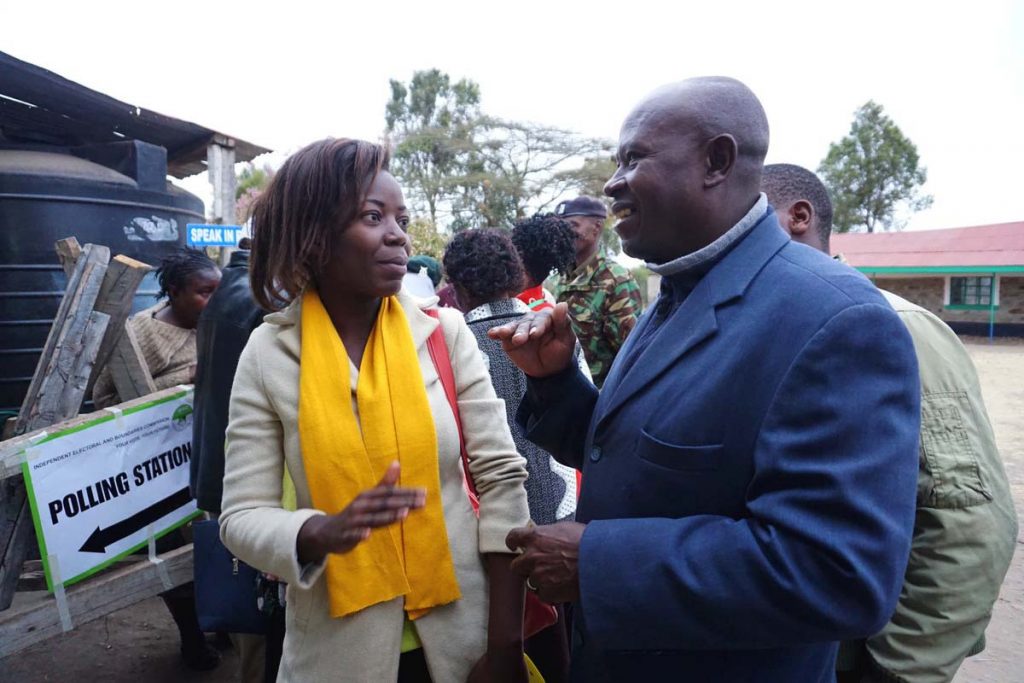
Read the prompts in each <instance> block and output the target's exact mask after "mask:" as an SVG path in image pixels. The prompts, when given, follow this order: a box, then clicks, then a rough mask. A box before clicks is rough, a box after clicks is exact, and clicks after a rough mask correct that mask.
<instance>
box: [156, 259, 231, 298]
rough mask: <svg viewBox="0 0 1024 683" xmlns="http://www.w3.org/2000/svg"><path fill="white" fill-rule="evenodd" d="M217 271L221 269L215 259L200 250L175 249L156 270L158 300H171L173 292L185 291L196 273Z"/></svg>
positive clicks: (162, 260) (161, 260)
mask: <svg viewBox="0 0 1024 683" xmlns="http://www.w3.org/2000/svg"><path fill="white" fill-rule="evenodd" d="M217 270H219V268H217V264H216V263H214V262H213V259H211V258H210V257H209V256H207V255H206V254H205V253H203V252H201V251H199V250H198V249H189V248H187V247H186V248H184V249H175V250H174V251H172V252H171V253H170V254H168V255H167V256H164V257H163V258H162V259H160V265H159V267H157V269H156V281H157V282H158V283H159V284H160V291H159V292H157V294H156V298H157V299H163V298H165V297H167V298H169V297H170V296H171V290H179V291H180V290H182V289H184V288H185V287H187V286H188V281H189V278H191V277H192V276H193V275H195V274H196V273H205V272H209V271H217Z"/></svg>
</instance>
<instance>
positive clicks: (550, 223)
mask: <svg viewBox="0 0 1024 683" xmlns="http://www.w3.org/2000/svg"><path fill="white" fill-rule="evenodd" d="M512 243H513V244H514V245H516V249H518V250H519V256H520V258H522V259H523V266H525V267H526V272H527V273H529V275H530V279H531V280H532V281H533V282H537V283H540V282H543V281H544V280H545V279H546V278H547V277H548V276H549V275H551V274H552V273H558V274H559V275H568V274H569V271H571V270H572V266H573V263H574V262H575V260H576V233H575V232H573V229H572V226H571V225H569V223H568V222H567V221H565V220H563V219H561V218H559V217H558V216H555V215H554V214H550V213H538V214H536V215H534V216H531V217H530V218H523V219H522V220H518V221H516V224H515V227H513V228H512Z"/></svg>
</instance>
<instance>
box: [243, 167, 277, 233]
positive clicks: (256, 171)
mask: <svg viewBox="0 0 1024 683" xmlns="http://www.w3.org/2000/svg"><path fill="white" fill-rule="evenodd" d="M273 177H274V169H273V168H272V167H271V166H270V164H264V165H263V166H262V167H260V168H257V167H256V165H255V164H253V163H247V164H244V165H243V166H242V170H241V171H239V172H238V174H237V175H236V176H235V215H236V216H237V217H238V220H240V221H246V220H248V219H249V211H251V210H252V203H253V202H254V201H256V197H258V196H259V195H260V193H261V192H263V190H265V189H266V188H267V185H269V184H270V180H271V178H273Z"/></svg>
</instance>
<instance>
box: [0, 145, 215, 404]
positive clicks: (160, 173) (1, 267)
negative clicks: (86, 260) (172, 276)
mask: <svg viewBox="0 0 1024 683" xmlns="http://www.w3.org/2000/svg"><path fill="white" fill-rule="evenodd" d="M203 218H204V211H203V203H202V201H201V200H200V199H199V198H198V197H196V196H195V195H192V194H190V193H188V192H185V191H184V190H182V189H180V188H177V187H175V186H173V185H171V184H170V183H169V182H168V181H167V156H166V151H165V150H164V149H163V148H162V147H157V146H154V145H149V144H146V143H143V142H138V141H125V142H118V143H113V144H109V145H97V146H90V147H79V148H40V147H36V148H25V146H22V148H20V149H11V148H7V149H4V148H2V147H0V411H17V410H18V409H19V407H20V406H21V402H22V400H23V399H24V396H25V392H26V390H27V389H28V384H29V381H30V380H31V378H32V373H33V372H34V371H35V367H36V363H37V362H38V360H39V354H40V352H41V350H42V347H43V344H44V343H45V342H46V335H47V334H48V333H49V330H50V325H51V323H52V321H53V317H54V315H56V312H57V307H58V305H59V304H60V300H61V296H62V295H63V293H64V287H65V286H66V284H67V281H66V278H65V276H64V271H63V270H62V269H61V267H60V265H59V263H58V262H57V256H56V253H55V252H54V243H55V242H56V241H57V240H59V239H61V238H63V237H71V236H74V237H76V238H78V241H79V242H80V243H81V244H83V245H84V244H87V243H89V242H92V243H94V244H102V245H105V246H107V247H110V254H111V257H113V256H115V255H117V254H124V255H126V256H130V257H132V258H134V259H138V260H139V261H143V262H145V263H149V264H152V265H155V264H156V263H157V262H158V261H159V260H160V258H161V257H162V256H163V255H164V254H166V253H168V252H169V251H171V250H173V249H177V248H179V247H181V246H183V245H184V244H185V225H186V224H187V223H190V222H192V223H201V222H203ZM156 289H157V287H156V283H155V280H154V278H153V275H152V274H150V275H149V276H147V279H146V280H145V281H144V282H143V283H142V285H141V286H140V287H139V292H138V296H136V300H135V310H140V309H142V308H145V307H147V306H151V305H152V304H153V303H154V302H155V299H154V298H153V295H154V294H156Z"/></svg>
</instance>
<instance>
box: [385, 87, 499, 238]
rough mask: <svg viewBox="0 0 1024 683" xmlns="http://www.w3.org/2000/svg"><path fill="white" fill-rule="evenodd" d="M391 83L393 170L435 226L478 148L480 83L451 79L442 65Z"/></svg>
mask: <svg viewBox="0 0 1024 683" xmlns="http://www.w3.org/2000/svg"><path fill="white" fill-rule="evenodd" d="M390 83H391V99H390V100H389V101H388V103H387V106H386V107H385V113H384V119H385V123H386V126H387V134H388V137H389V138H390V140H391V142H392V143H393V144H394V145H395V148H394V154H393V156H392V163H391V170H392V172H393V173H394V175H395V177H397V178H398V179H399V181H400V182H401V184H402V186H403V187H404V188H405V189H406V190H407V192H408V193H409V195H410V198H411V199H412V202H413V205H414V206H416V207H417V208H419V209H421V210H426V212H427V213H428V214H429V216H430V221H431V222H432V223H434V224H435V225H436V224H437V219H438V213H439V211H440V210H441V207H442V205H443V204H444V203H445V201H446V200H449V199H451V198H452V197H453V196H454V195H455V194H457V189H456V181H457V180H458V179H459V178H461V177H462V176H463V175H464V174H465V166H466V164H467V162H468V156H469V155H470V154H471V153H472V151H473V150H474V149H475V144H474V140H473V136H474V132H475V130H476V121H477V119H478V118H479V115H480V112H479V104H480V87H479V86H478V85H477V84H476V83H474V82H473V81H470V80H467V79H462V80H460V81H458V82H456V83H452V82H451V78H449V76H448V74H446V73H442V72H441V71H439V70H437V69H431V70H429V71H417V72H415V73H414V74H413V77H412V80H411V81H410V82H409V85H408V86H406V85H405V84H404V83H402V82H401V81H396V80H394V79H392V80H391V81H390Z"/></svg>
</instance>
